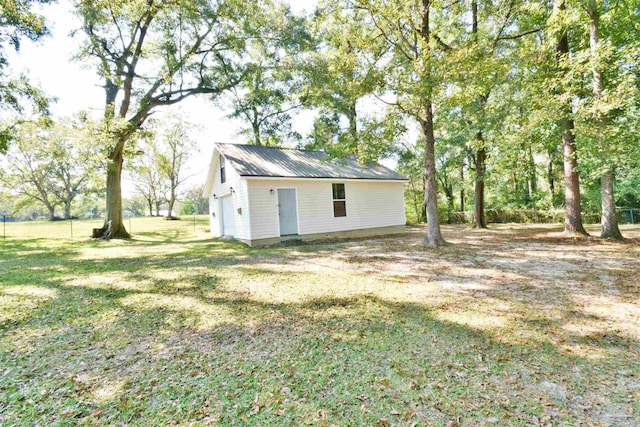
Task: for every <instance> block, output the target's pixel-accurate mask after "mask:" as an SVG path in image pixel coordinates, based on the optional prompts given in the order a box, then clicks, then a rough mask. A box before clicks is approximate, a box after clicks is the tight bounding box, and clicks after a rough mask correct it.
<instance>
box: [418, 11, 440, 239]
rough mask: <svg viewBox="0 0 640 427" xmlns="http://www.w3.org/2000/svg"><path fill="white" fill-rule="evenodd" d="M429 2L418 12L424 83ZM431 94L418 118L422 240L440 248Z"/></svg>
mask: <svg viewBox="0 0 640 427" xmlns="http://www.w3.org/2000/svg"><path fill="white" fill-rule="evenodd" d="M430 7H431V3H430V0H422V8H421V10H420V13H421V18H422V22H421V25H420V33H421V34H420V35H421V36H422V39H423V40H424V42H425V45H426V47H425V49H426V52H424V53H426V55H423V59H422V60H423V61H426V64H425V71H424V75H423V76H421V77H422V78H423V79H424V80H425V81H430V80H431V64H430V61H431V60H432V59H431V52H430V50H429V49H431V48H430V46H429V43H430V41H431V28H430V23H429V12H430ZM431 96H432V95H431V93H428V94H425V95H423V97H424V99H422V101H423V102H424V107H425V109H424V115H423V116H422V117H421V118H420V127H421V128H422V134H423V138H424V205H425V214H426V217H427V235H426V236H425V238H424V244H425V245H426V246H440V245H444V244H446V242H445V241H444V239H443V238H442V234H441V233H440V219H439V218H438V192H437V187H436V160H435V159H436V156H435V145H436V141H435V136H434V133H433V104H432V98H431Z"/></svg>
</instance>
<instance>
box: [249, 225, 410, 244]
mask: <svg viewBox="0 0 640 427" xmlns="http://www.w3.org/2000/svg"><path fill="white" fill-rule="evenodd" d="M406 228H407V227H406V226H405V225H394V226H391V227H376V228H363V229H360V230H346V231H336V232H333V233H316V234H302V235H297V234H296V235H293V236H280V237H271V238H268V239H255V240H245V239H239V241H240V242H242V243H244V244H246V245H248V246H278V245H283V246H284V245H287V246H292V245H295V244H298V243H302V242H311V241H318V240H334V239H341V240H342V239H356V238H362V237H374V236H385V235H389V234H401V233H404V232H405V231H406Z"/></svg>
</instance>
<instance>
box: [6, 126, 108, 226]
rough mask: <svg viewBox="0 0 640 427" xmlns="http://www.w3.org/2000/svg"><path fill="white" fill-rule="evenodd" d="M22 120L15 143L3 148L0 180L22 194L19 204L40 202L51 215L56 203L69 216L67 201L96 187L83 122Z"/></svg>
mask: <svg viewBox="0 0 640 427" xmlns="http://www.w3.org/2000/svg"><path fill="white" fill-rule="evenodd" d="M67 122H68V123H67V124H65V125H62V124H49V123H48V122H46V123H43V122H40V123H31V122H27V123H22V124H21V125H20V126H19V128H18V131H17V134H16V141H15V144H12V145H11V146H10V147H9V150H8V151H7V154H6V158H5V162H6V164H7V167H5V168H3V172H2V174H1V175H0V180H2V182H3V183H4V184H5V185H6V186H7V187H9V188H11V189H12V190H13V191H14V192H16V193H17V194H19V195H21V196H22V199H21V201H20V203H19V205H23V206H24V205H25V204H29V203H33V202H39V203H42V204H43V205H44V206H45V207H46V209H47V210H48V212H49V219H52V220H53V219H54V218H55V209H56V207H57V206H63V207H64V217H65V218H70V217H71V204H72V202H73V201H74V199H75V198H76V197H77V196H79V195H81V194H85V193H89V192H95V191H97V187H100V185H98V184H96V183H95V175H96V172H97V170H98V168H99V166H100V162H99V159H97V157H96V156H95V155H94V153H93V151H92V149H91V147H90V146H89V145H88V144H87V141H89V138H87V134H86V130H85V128H84V127H83V124H82V123H81V122H80V123H79V122H75V123H74V121H73V120H67Z"/></svg>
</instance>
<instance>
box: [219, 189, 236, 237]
mask: <svg viewBox="0 0 640 427" xmlns="http://www.w3.org/2000/svg"><path fill="white" fill-rule="evenodd" d="M220 205H221V209H220V210H221V211H222V233H221V234H222V235H223V236H232V237H233V236H235V223H234V221H233V200H231V196H227V197H221V198H220Z"/></svg>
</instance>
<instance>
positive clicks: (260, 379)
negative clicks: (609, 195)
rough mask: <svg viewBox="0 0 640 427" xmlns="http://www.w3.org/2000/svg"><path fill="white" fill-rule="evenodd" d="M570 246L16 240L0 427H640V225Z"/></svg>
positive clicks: (4, 285)
mask: <svg viewBox="0 0 640 427" xmlns="http://www.w3.org/2000/svg"><path fill="white" fill-rule="evenodd" d="M167 222H169V221H167ZM559 230H561V228H560V227H559V226H550V225H544V226H542V225H541V226H518V225H501V226H497V225H496V226H493V227H492V228H491V229H489V230H485V231H476V230H468V229H466V228H463V227H449V226H446V227H444V228H443V234H444V236H445V238H446V239H447V240H449V241H450V242H451V243H452V244H451V245H449V246H446V247H444V248H442V249H438V250H425V249H423V248H422V246H421V239H422V236H423V230H422V229H421V228H420V227H414V228H411V229H409V231H408V233H407V234H406V235H404V236H402V237H393V238H384V239H372V240H360V241H355V242H337V243H336V242H333V243H323V244H316V245H306V246H300V247H289V248H268V249H255V248H246V247H244V246H242V245H240V244H238V243H234V242H223V241H218V240H210V239H207V237H206V235H205V234H204V232H203V231H202V230H199V231H198V232H197V233H196V234H195V235H194V234H187V233H186V232H185V233H182V234H178V235H175V233H172V232H171V231H166V230H165V231H163V230H156V231H153V232H149V233H147V234H144V232H141V233H140V234H136V237H135V238H134V239H133V240H128V241H91V240H88V239H61V238H59V239H22V240H16V239H8V240H7V241H4V242H3V241H0V424H2V425H34V424H38V423H39V424H42V425H70V424H73V425H77V424H81V425H123V424H127V425H140V426H147V425H163V424H178V425H252V426H257V425H261V426H298V425H314V426H331V425H338V426H355V425H370V426H412V425H417V426H429V425H434V426H446V425H449V426H453V425H456V423H459V424H460V425H462V426H483V425H496V426H504V425H523V426H524V425H532V426H536V425H544V426H558V425H564V426H577V425H585V426H590V425H591V426H638V425H640V226H637V225H636V226H624V227H623V233H624V234H625V235H626V236H627V237H629V238H630V239H629V240H628V241H627V242H625V243H613V242H608V241H602V240H600V239H597V238H589V239H568V238H564V237H562V236H561V234H560V233H559ZM592 230H594V229H592ZM135 231H136V230H135V226H134V233H135Z"/></svg>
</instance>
